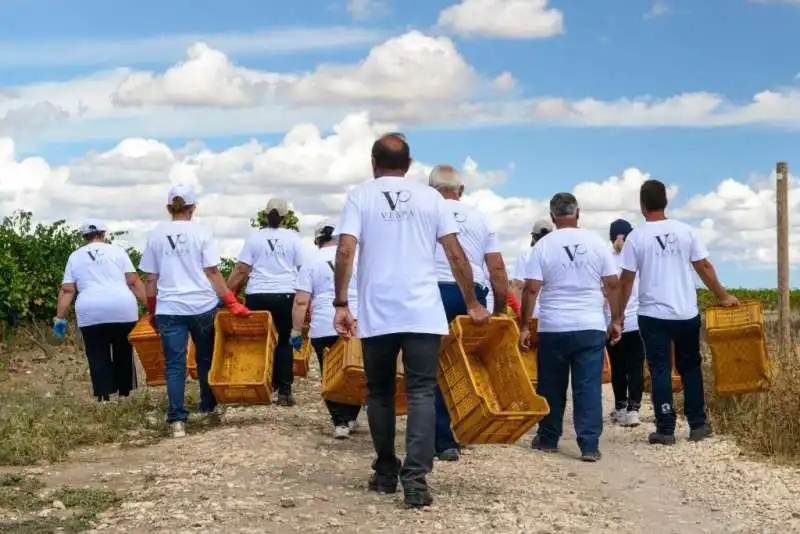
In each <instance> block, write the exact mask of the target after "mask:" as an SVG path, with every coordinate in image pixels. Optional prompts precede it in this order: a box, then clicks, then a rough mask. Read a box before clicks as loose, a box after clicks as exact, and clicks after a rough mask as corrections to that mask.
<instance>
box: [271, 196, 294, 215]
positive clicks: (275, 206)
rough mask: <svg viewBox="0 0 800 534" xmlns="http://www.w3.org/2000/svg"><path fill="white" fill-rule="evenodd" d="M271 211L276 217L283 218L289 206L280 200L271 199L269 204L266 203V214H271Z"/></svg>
mask: <svg viewBox="0 0 800 534" xmlns="http://www.w3.org/2000/svg"><path fill="white" fill-rule="evenodd" d="M272 210H275V211H277V212H278V215H280V216H281V217H284V216H285V215H286V212H288V211H289V205H288V204H287V203H286V201H285V200H283V199H282V198H271V199H269V202H267V213H269V212H271V211H272Z"/></svg>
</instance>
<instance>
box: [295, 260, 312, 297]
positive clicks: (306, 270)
mask: <svg viewBox="0 0 800 534" xmlns="http://www.w3.org/2000/svg"><path fill="white" fill-rule="evenodd" d="M294 289H295V291H305V292H306V293H313V292H314V291H313V290H314V284H313V281H312V276H311V266H310V265H303V266H302V267H300V272H298V273H297V281H296V282H295V283H294Z"/></svg>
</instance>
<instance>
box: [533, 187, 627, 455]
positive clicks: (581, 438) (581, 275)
mask: <svg viewBox="0 0 800 534" xmlns="http://www.w3.org/2000/svg"><path fill="white" fill-rule="evenodd" d="M550 216H551V217H552V219H553V222H554V223H555V226H556V230H555V231H554V232H552V233H550V234H548V235H547V236H545V237H544V238H543V239H541V240H539V241H538V242H537V243H536V245H534V247H533V251H532V252H531V256H530V258H529V260H528V263H527V265H526V266H525V273H526V275H525V276H526V280H525V288H524V290H523V296H522V313H521V314H520V332H521V336H520V337H521V339H520V345H521V346H522V348H523V349H525V350H527V349H528V348H529V346H530V337H531V332H530V330H529V327H528V319H529V318H530V316H531V311H532V309H533V305H534V301H535V300H536V297H537V295H538V296H539V306H540V314H539V332H538V351H537V360H538V368H539V381H538V384H537V391H538V393H539V394H540V395H542V396H543V397H544V398H546V399H547V402H548V403H549V404H550V413H549V414H548V415H547V416H545V417H544V419H542V420H541V422H540V423H539V428H538V431H537V433H536V437H535V438H534V439H533V443H532V447H533V448H534V449H538V450H541V451H545V452H554V451H556V450H557V448H558V441H559V439H561V435H562V433H563V424H564V408H565V406H566V402H567V386H568V385H569V382H570V374H571V375H572V401H573V422H574V425H575V433H576V434H577V435H578V446H579V447H580V450H581V459H582V460H583V461H585V462H596V461H598V460H599V459H600V447H599V444H600V434H601V433H602V431H603V411H602V410H603V408H602V406H603V397H602V385H603V379H602V375H603V350H604V348H605V342H606V320H605V314H604V308H605V301H606V298H607V299H608V302H609V305H610V307H611V316H612V323H611V327H610V328H609V330H610V331H611V337H612V342H616V341H617V340H619V338H620V335H621V331H622V312H621V308H620V294H619V289H620V286H619V279H618V278H617V265H616V262H615V261H614V258H613V256H612V255H611V251H610V250H609V248H608V247H607V246H606V244H605V242H603V240H602V239H601V238H600V236H598V235H597V234H596V233H594V232H591V231H588V230H584V229H582V228H578V219H579V217H580V210H579V209H578V201H577V200H576V199H575V197H574V196H573V195H572V194H570V193H558V194H556V195H555V196H553V198H552V199H551V200H550ZM540 290H541V295H539V293H540ZM604 292H605V297H604Z"/></svg>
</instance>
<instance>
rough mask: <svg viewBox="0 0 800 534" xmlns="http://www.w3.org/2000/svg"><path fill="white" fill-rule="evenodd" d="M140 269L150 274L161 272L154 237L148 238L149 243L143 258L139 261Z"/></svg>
mask: <svg viewBox="0 0 800 534" xmlns="http://www.w3.org/2000/svg"><path fill="white" fill-rule="evenodd" d="M139 269H140V270H141V271H142V272H145V273H150V274H158V272H159V269H158V258H157V257H156V251H155V245H154V244H153V238H152V237H150V238H149V239H148V240H147V245H145V247H144V252H143V253H142V260H141V261H140V262H139Z"/></svg>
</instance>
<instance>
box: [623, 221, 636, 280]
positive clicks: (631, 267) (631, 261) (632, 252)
mask: <svg viewBox="0 0 800 534" xmlns="http://www.w3.org/2000/svg"><path fill="white" fill-rule="evenodd" d="M635 233H636V230H634V231H633V232H632V233H630V234H628V238H627V239H625V244H624V245H623V246H622V262H621V267H622V268H623V269H625V270H626V271H630V272H632V273H635V272H637V271H638V270H639V258H638V257H637V256H636V238H635Z"/></svg>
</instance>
